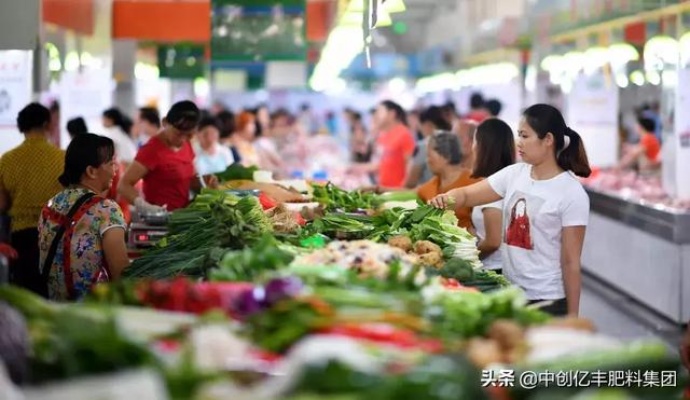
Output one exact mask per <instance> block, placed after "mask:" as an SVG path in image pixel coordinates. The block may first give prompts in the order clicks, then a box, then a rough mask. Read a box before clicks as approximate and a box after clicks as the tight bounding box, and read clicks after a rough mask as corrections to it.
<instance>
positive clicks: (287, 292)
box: [264, 277, 304, 306]
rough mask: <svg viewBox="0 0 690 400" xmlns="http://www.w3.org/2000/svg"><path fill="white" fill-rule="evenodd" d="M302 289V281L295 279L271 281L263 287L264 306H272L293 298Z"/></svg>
mask: <svg viewBox="0 0 690 400" xmlns="http://www.w3.org/2000/svg"><path fill="white" fill-rule="evenodd" d="M303 288H304V285H302V280H301V279H299V278H296V277H287V278H275V279H272V280H271V281H269V282H268V283H267V284H266V286H265V287H264V290H265V294H266V298H265V301H266V305H268V306H272V305H274V304H276V303H277V302H279V301H281V300H283V299H286V298H290V297H295V296H297V295H298V294H300V293H301V292H302V289H303Z"/></svg>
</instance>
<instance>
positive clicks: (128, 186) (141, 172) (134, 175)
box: [117, 161, 149, 204]
mask: <svg viewBox="0 0 690 400" xmlns="http://www.w3.org/2000/svg"><path fill="white" fill-rule="evenodd" d="M148 173H149V170H148V169H147V168H146V167H145V166H144V165H143V164H141V163H140V162H138V161H134V162H133V163H132V164H130V166H129V168H127V171H125V175H124V176H123V177H122V179H120V184H119V185H118V186H117V192H118V193H119V194H120V196H122V197H124V198H125V199H126V200H127V201H128V202H129V203H130V204H134V201H135V200H136V198H137V197H139V191H138V190H137V189H136V188H135V187H134V186H135V185H136V184H137V183H138V182H139V181H140V180H142V179H144V177H145V176H146V174H148Z"/></svg>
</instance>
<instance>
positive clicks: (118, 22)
mask: <svg viewBox="0 0 690 400" xmlns="http://www.w3.org/2000/svg"><path fill="white" fill-rule="evenodd" d="M113 39H136V40H151V41H157V42H180V41H185V42H208V41H209V40H210V39H211V2H210V1H209V0H113Z"/></svg>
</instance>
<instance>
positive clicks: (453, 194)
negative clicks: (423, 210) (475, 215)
mask: <svg viewBox="0 0 690 400" xmlns="http://www.w3.org/2000/svg"><path fill="white" fill-rule="evenodd" d="M498 200H501V195H499V194H498V193H496V192H495V191H494V189H493V188H492V187H491V185H489V182H488V180H486V179H485V180H483V181H481V182H477V183H475V184H473V185H470V186H465V187H462V188H459V189H453V190H451V191H450V192H448V193H444V194H441V195H438V196H436V197H435V198H433V199H432V200H431V201H430V202H429V204H431V205H432V206H434V207H437V208H442V209H447V208H450V207H452V208H454V209H457V208H461V207H474V206H480V205H482V204H489V203H493V202H494V201H498Z"/></svg>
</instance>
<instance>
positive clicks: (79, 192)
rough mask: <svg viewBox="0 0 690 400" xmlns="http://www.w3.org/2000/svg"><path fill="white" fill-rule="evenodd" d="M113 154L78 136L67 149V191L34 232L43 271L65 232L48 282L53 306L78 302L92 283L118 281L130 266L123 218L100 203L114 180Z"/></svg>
mask: <svg viewBox="0 0 690 400" xmlns="http://www.w3.org/2000/svg"><path fill="white" fill-rule="evenodd" d="M114 152H115V149H114V146H113V141H112V140H110V139H108V138H105V137H102V136H97V135H93V134H82V135H78V136H76V137H75V138H74V139H73V140H72V142H71V143H70V145H69V147H68V148H67V153H66V155H65V171H64V173H63V174H62V176H60V183H61V184H62V185H63V186H64V187H65V189H64V190H63V191H62V192H60V193H58V194H57V195H56V196H55V197H53V198H52V199H51V200H50V201H49V202H48V204H47V205H46V206H45V207H44V208H43V211H42V213H41V218H40V220H39V226H38V231H39V248H40V253H41V263H40V266H41V269H43V268H44V266H45V265H46V259H47V258H48V256H49V253H50V248H51V245H52V243H53V241H54V239H55V237H56V235H58V233H59V230H60V227H61V226H64V228H63V232H62V233H63V234H62V236H61V237H60V238H59V240H58V241H57V242H56V245H57V246H56V247H55V251H54V257H53V259H52V262H50V272H49V273H48V276H47V284H48V297H49V298H50V299H52V300H60V301H66V300H79V299H81V298H82V297H83V296H84V295H85V294H86V293H87V292H88V291H89V289H90V288H91V286H92V285H93V284H94V283H96V282H100V281H107V280H109V279H110V278H111V277H112V278H119V276H120V274H121V272H122V271H123V270H124V268H126V267H127V266H128V265H129V258H128V256H127V247H126V244H125V230H126V224H125V220H124V216H123V215H122V211H121V210H120V207H119V206H118V205H117V203H116V202H114V201H112V200H110V199H107V198H105V197H102V194H103V193H104V192H106V191H107V190H108V188H110V185H111V184H112V180H113V176H114V174H115V166H116V161H115V159H114ZM78 202H79V203H80V204H77V203H78ZM75 204H76V206H75ZM70 211H72V212H73V214H74V215H73V218H72V219H71V221H72V222H73V223H72V224H70V223H69V220H68V218H67V217H68V214H69V213H70Z"/></svg>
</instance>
